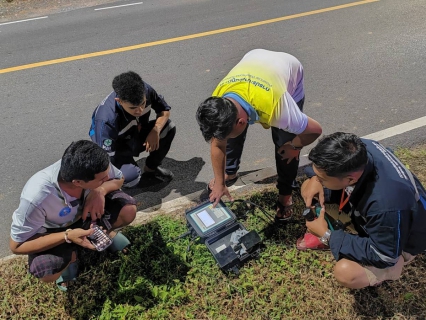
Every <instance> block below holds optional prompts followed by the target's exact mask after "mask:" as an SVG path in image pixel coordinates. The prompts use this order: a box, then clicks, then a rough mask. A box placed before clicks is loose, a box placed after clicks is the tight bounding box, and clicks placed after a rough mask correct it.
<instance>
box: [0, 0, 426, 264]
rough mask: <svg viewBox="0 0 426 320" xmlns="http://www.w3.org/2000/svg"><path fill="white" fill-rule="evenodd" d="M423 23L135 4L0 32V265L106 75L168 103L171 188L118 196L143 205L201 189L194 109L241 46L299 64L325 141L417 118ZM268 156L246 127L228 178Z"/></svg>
mask: <svg viewBox="0 0 426 320" xmlns="http://www.w3.org/2000/svg"><path fill="white" fill-rule="evenodd" d="M132 3H133V5H130V6H122V5H123V4H132ZM135 3H136V4H135ZM111 6H120V7H115V8H106V7H111ZM95 9H97V10H95ZM99 9H102V10H99ZM425 16H426V6H424V0H412V1H400V0H381V1H374V0H372V1H369V0H367V1H360V2H354V1H353V2H351V1H344V0H321V1H319V0H287V1H282V0H262V1H254V0H215V1H213V0H179V1H176V0H170V1H166V0H146V1H143V3H138V2H137V1H133V2H127V1H120V2H118V3H109V4H108V5H103V6H98V7H91V8H84V9H79V10H73V11H68V12H62V13H57V14H51V15H50V14H49V15H46V16H43V17H40V19H37V20H31V21H24V22H17V23H0V57H1V59H0V88H1V99H2V101H1V105H0V108H1V113H2V116H1V118H0V121H1V126H0V136H1V138H2V148H1V153H0V168H1V175H2V177H3V181H2V182H3V183H2V184H1V187H0V205H1V215H0V218H1V219H2V221H3V223H2V224H1V225H0V256H6V255H8V254H10V252H9V249H8V239H9V228H10V222H11V216H12V213H13V211H14V210H15V208H16V207H17V205H18V203H19V195H20V192H21V190H22V187H23V186H24V184H25V182H26V181H27V180H28V178H29V177H30V176H31V175H32V174H34V173H35V172H36V171H38V170H40V169H42V168H44V167H46V166H48V165H50V164H51V163H53V162H54V161H56V160H58V159H59V158H60V157H61V155H62V153H63V151H64V149H65V148H66V147H67V146H68V145H69V144H70V143H71V142H72V141H74V140H78V139H88V130H89V126H90V118H91V114H92V112H93V110H94V108H95V107H96V106H97V104H98V103H99V102H100V101H101V100H102V99H103V98H104V97H105V96H107V95H108V94H109V93H110V92H111V90H112V89H111V81H112V79H113V77H114V76H115V75H117V74H119V73H121V72H124V71H127V70H134V71H136V72H138V73H140V74H141V75H142V77H143V78H144V79H145V80H146V81H147V82H148V83H149V84H151V85H152V86H153V87H154V88H155V89H156V90H157V91H158V92H159V93H161V94H163V95H164V97H165V99H166V101H168V103H169V104H170V105H171V106H172V116H171V118H172V120H173V121H174V122H175V123H176V125H177V130H178V133H177V136H176V139H175V141H174V144H173V145H172V148H171V150H170V153H169V154H168V157H167V159H166V160H165V162H164V166H165V167H168V168H170V169H172V170H173V171H174V173H175V175H176V178H175V180H174V181H173V182H171V183H170V184H168V185H167V186H162V188H161V189H160V188H157V189H154V190H133V191H132V192H131V193H132V194H133V195H134V196H135V197H136V199H137V200H138V201H139V209H146V208H148V207H151V206H153V205H158V204H161V203H162V202H165V201H169V200H172V199H175V198H177V197H181V196H185V195H187V194H189V193H192V192H195V191H198V190H201V189H202V188H205V186H206V182H207V181H208V180H209V179H210V178H211V176H212V170H211V164H210V155H209V145H208V144H207V143H206V142H204V140H203V138H202V137H201V134H200V132H199V128H198V127H197V124H196V121H195V116H194V114H195V110H196V108H197V105H198V104H199V103H200V102H201V101H202V100H204V99H205V98H207V97H208V96H209V95H210V94H211V92H212V90H213V89H214V87H215V85H216V84H217V83H218V81H219V80H220V79H221V78H222V77H223V76H224V75H225V74H226V73H227V72H228V71H229V70H230V69H231V68H232V67H233V66H234V65H235V64H236V63H237V62H238V61H239V59H241V57H242V56H243V55H244V54H245V53H246V52H247V51H249V50H251V49H254V48H265V49H270V50H276V51H285V52H288V53H291V54H293V55H295V56H296V57H298V58H299V60H300V61H301V62H302V63H303V65H304V67H305V87H306V102H305V112H306V113H307V114H308V115H309V116H311V117H312V118H314V119H316V120H318V121H319V122H320V123H321V124H322V125H323V128H324V131H325V133H331V132H335V131H348V132H353V133H356V134H358V135H360V136H364V135H367V134H371V133H374V132H377V131H379V130H383V129H386V128H390V127H393V126H396V125H398V124H401V123H404V122H407V121H410V120H413V119H417V118H420V117H424V116H426V108H425V101H426V90H425V83H426V72H425V68H426V67H425V65H426V56H425V52H426V34H425V32H424V30H426V20H425V19H424V17H425ZM10 22H13V21H10ZM59 59H60V60H59ZM425 134H426V129H425V127H421V128H419V129H416V130H412V131H409V132H407V133H405V134H401V135H397V136H394V137H391V138H388V139H386V140H384V141H383V142H384V143H385V144H386V145H390V146H397V145H404V146H408V145H412V144H417V143H420V142H424V141H425V138H424V137H425V136H426V135H425ZM307 150H308V149H307ZM273 152H274V151H273V147H272V142H271V137H270V131H268V130H264V129H262V127H261V126H260V125H254V126H252V127H251V128H250V130H249V134H248V137H247V141H246V148H245V151H244V154H243V164H242V166H241V172H242V173H244V172H250V171H253V170H258V169H262V168H265V167H270V166H274V154H273ZM145 157H146V155H142V159H141V161H142V162H143V161H144V158H145Z"/></svg>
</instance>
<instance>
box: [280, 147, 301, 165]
mask: <svg viewBox="0 0 426 320" xmlns="http://www.w3.org/2000/svg"><path fill="white" fill-rule="evenodd" d="M277 152H278V154H279V155H280V156H281V160H285V159H288V160H287V164H289V163H290V162H291V161H292V160H293V159H297V160H299V155H300V150H294V149H293V147H292V146H291V145H290V141H289V142H286V143H284V144H283V145H282V146H281V147H280V148H279V149H278V151H277Z"/></svg>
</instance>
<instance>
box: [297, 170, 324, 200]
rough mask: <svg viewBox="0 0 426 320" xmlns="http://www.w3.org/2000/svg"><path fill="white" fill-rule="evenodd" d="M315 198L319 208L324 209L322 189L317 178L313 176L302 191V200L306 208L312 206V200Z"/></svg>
mask: <svg viewBox="0 0 426 320" xmlns="http://www.w3.org/2000/svg"><path fill="white" fill-rule="evenodd" d="M317 196H318V200H319V203H320V205H321V207H324V188H323V186H322V184H321V182H319V180H318V178H317V177H316V176H314V177H312V178H311V179H309V180H308V182H306V185H305V187H304V188H303V189H302V198H303V200H304V201H305V204H306V207H307V208H310V207H311V206H312V199H313V198H314V197H317Z"/></svg>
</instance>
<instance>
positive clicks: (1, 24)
mask: <svg viewBox="0 0 426 320" xmlns="http://www.w3.org/2000/svg"><path fill="white" fill-rule="evenodd" d="M46 18H48V16H44V17H38V18H31V19H25V20H17V21H10V22H4V23H0V26H4V25H6V24H12V23H18V22H27V21H33V20H40V19H46Z"/></svg>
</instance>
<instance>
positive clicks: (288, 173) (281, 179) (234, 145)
mask: <svg viewBox="0 0 426 320" xmlns="http://www.w3.org/2000/svg"><path fill="white" fill-rule="evenodd" d="M304 102H305V98H304V97H303V98H302V100H300V101H299V102H297V106H298V107H299V109H300V111H303V104H304ZM247 129H248V126H247V128H246V130H244V132H243V133H242V134H240V135H239V136H238V137H236V138H233V139H228V143H227V145H226V170H225V171H226V174H228V175H232V174H236V173H237V172H238V169H239V168H240V162H241V155H242V153H243V149H244V142H245V140H246V135H247ZM271 131H272V141H273V142H274V145H275V165H276V168H277V174H278V180H277V188H278V192H279V194H280V195H290V194H291V192H292V184H293V181H294V179H296V176H297V170H298V168H299V160H296V159H293V160H292V161H291V162H290V163H289V164H287V159H285V160H281V155H279V154H278V153H277V151H278V149H279V148H280V147H281V146H282V145H283V144H284V143H286V142H288V141H291V140H293V138H294V137H295V136H296V135H295V134H293V133H290V132H286V131H284V130H281V129H278V128H274V127H272V128H271Z"/></svg>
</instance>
